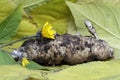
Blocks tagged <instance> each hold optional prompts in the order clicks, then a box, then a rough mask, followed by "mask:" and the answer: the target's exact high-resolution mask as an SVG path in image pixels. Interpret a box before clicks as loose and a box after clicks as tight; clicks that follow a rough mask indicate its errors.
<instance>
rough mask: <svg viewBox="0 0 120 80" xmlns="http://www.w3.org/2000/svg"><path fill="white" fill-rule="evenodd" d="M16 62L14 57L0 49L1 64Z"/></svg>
mask: <svg viewBox="0 0 120 80" xmlns="http://www.w3.org/2000/svg"><path fill="white" fill-rule="evenodd" d="M8 64H9V65H10V64H16V62H15V61H14V60H13V58H12V57H11V56H10V55H9V54H8V53H5V52H3V51H0V65H8Z"/></svg>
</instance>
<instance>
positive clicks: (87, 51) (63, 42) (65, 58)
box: [11, 20, 114, 65]
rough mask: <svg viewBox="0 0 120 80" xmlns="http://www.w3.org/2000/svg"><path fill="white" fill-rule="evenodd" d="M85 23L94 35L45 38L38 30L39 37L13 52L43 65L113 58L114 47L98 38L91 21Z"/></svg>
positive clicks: (72, 63) (17, 55)
mask: <svg viewBox="0 0 120 80" xmlns="http://www.w3.org/2000/svg"><path fill="white" fill-rule="evenodd" d="M85 25H86V27H87V29H88V31H89V32H90V33H91V34H92V35H93V37H92V36H82V35H71V34H64V35H58V34H56V35H55V39H49V38H45V37H43V36H42V35H41V32H38V33H37V35H38V36H39V38H35V39H29V40H27V41H25V42H24V43H23V45H22V46H21V47H20V48H19V49H17V50H16V51H17V52H15V51H14V52H12V53H11V55H12V56H13V57H14V58H17V59H18V58H20V57H21V56H22V57H26V58H28V59H29V60H33V61H35V62H37V63H39V64H42V65H60V64H68V65H74V64H79V63H84V62H89V61H97V60H100V61H104V60H109V59H111V58H113V52H114V50H113V48H112V47H110V46H109V45H108V43H107V42H106V41H104V40H101V39H99V38H98V36H97V34H96V31H95V28H94V27H93V26H92V24H91V23H90V21H88V20H85Z"/></svg>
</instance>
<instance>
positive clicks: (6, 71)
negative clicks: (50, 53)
mask: <svg viewBox="0 0 120 80" xmlns="http://www.w3.org/2000/svg"><path fill="white" fill-rule="evenodd" d="M0 75H1V76H0V80H45V79H44V77H42V76H41V75H42V73H41V72H40V70H39V71H38V70H29V69H26V68H23V67H21V66H19V65H2V66H0Z"/></svg>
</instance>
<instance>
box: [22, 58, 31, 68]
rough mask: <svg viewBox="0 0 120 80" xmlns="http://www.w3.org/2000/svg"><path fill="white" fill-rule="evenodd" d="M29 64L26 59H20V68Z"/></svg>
mask: <svg viewBox="0 0 120 80" xmlns="http://www.w3.org/2000/svg"><path fill="white" fill-rule="evenodd" d="M28 64H30V63H29V61H28V60H27V58H22V66H23V67H25V66H27V65H28Z"/></svg>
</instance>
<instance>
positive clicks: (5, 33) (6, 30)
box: [0, 5, 22, 43]
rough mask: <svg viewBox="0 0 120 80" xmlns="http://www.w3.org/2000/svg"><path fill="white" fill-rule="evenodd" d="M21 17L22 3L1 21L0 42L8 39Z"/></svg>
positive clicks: (16, 27)
mask: <svg viewBox="0 0 120 80" xmlns="http://www.w3.org/2000/svg"><path fill="white" fill-rule="evenodd" d="M21 18H22V5H20V6H18V7H17V8H16V9H15V10H14V11H13V12H12V13H11V14H10V15H9V16H8V17H7V18H6V19H5V20H4V21H3V22H1V23H0V43H4V42H6V41H9V40H10V39H11V37H12V36H14V35H15V33H16V32H17V30H18V26H19V23H20V21H21Z"/></svg>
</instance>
